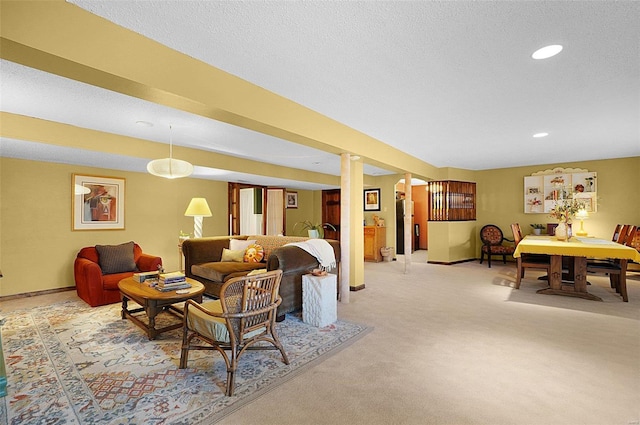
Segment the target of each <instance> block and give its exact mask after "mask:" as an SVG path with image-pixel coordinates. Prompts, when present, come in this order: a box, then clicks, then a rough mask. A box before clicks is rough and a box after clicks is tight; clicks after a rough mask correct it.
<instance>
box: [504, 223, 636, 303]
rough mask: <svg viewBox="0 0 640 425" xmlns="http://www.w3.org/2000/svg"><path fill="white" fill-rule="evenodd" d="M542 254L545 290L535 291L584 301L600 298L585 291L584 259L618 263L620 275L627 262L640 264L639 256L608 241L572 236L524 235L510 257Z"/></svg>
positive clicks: (622, 246)
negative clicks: (565, 269) (545, 266)
mask: <svg viewBox="0 0 640 425" xmlns="http://www.w3.org/2000/svg"><path fill="white" fill-rule="evenodd" d="M522 254H546V255H549V256H550V272H549V275H548V282H549V286H548V287H547V288H543V289H539V290H538V291H537V292H538V293H540V294H553V295H568V296H572V297H580V298H585V299H588V300H594V301H602V298H600V297H598V296H596V295H593V294H591V293H589V292H588V291H587V258H598V259H617V260H620V267H621V273H623V275H624V274H625V273H626V271H627V262H628V261H635V262H640V252H638V251H637V250H636V249H634V248H632V247H629V246H625V245H622V244H619V243H616V242H613V241H611V240H606V239H599V238H594V237H580V236H574V237H571V238H570V239H569V240H567V241H562V240H558V239H557V238H556V237H554V236H536V235H527V236H525V237H524V239H522V240H521V241H520V243H519V244H518V246H517V247H516V250H515V252H514V253H513V256H514V257H515V258H519V257H520V256H521V255H522ZM563 257H565V258H567V259H568V262H567V265H568V271H569V272H568V273H567V274H565V275H564V276H563V273H562V266H563Z"/></svg>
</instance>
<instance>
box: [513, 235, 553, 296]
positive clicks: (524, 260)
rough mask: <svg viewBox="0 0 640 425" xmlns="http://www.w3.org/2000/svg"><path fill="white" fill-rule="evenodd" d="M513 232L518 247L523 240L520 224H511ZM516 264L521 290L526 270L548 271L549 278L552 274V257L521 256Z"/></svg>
mask: <svg viewBox="0 0 640 425" xmlns="http://www.w3.org/2000/svg"><path fill="white" fill-rule="evenodd" d="M511 231H512V232H513V240H514V243H515V246H516V247H517V246H518V244H519V243H520V241H521V240H522V239H523V236H522V229H521V228H520V224H519V223H513V224H511ZM516 264H517V267H518V269H517V272H516V286H515V288H516V289H520V281H521V280H522V279H524V271H525V269H538V270H546V271H547V276H548V275H549V273H551V257H549V256H548V255H545V254H521V255H520V257H519V258H516Z"/></svg>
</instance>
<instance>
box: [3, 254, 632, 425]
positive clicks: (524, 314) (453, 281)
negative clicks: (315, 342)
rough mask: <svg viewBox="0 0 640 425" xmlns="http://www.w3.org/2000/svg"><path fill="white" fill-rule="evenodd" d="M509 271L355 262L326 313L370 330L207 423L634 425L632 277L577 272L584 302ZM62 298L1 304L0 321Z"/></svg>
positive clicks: (422, 261) (530, 274)
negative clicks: (360, 278) (612, 281)
mask: <svg viewBox="0 0 640 425" xmlns="http://www.w3.org/2000/svg"><path fill="white" fill-rule="evenodd" d="M399 258H402V257H399ZM515 273H516V269H515V265H514V264H513V262H511V263H508V264H506V265H503V264H502V263H501V262H499V261H497V262H494V263H493V267H492V268H491V269H489V268H487V266H486V263H485V264H482V265H481V264H479V263H478V262H477V261H475V262H469V263H461V264H456V265H451V266H444V265H433V264H427V263H426V252H425V251H418V252H417V253H415V254H414V261H413V264H412V265H411V267H410V268H409V270H408V271H407V272H406V273H405V270H404V266H403V263H402V261H394V262H390V263H365V284H366V288H365V289H364V290H362V291H357V292H351V293H350V302H349V303H348V304H344V303H339V304H338V317H339V318H340V319H341V320H344V321H349V322H353V323H364V324H366V325H367V326H370V327H371V328H372V331H371V332H370V333H368V334H367V336H366V337H364V338H361V339H359V340H358V341H356V342H355V343H354V344H351V345H350V346H348V347H346V348H345V349H343V350H340V351H339V352H337V353H335V354H334V355H332V356H330V357H328V358H327V357H325V358H326V360H324V361H322V362H319V363H317V364H315V365H314V367H310V368H306V369H305V370H304V371H303V372H302V373H300V374H297V376H295V377H294V378H293V379H290V380H289V381H287V382H286V383H285V384H283V385H277V386H275V387H273V389H272V390H270V391H268V392H266V393H264V394H263V395H262V396H260V397H258V398H255V399H254V400H253V401H252V402H251V403H247V404H245V405H244V406H243V407H242V408H240V409H237V410H235V411H234V412H232V413H230V414H229V415H226V416H224V417H223V418H220V420H219V421H218V422H217V423H218V425H245V424H246V425H254V424H255V425H271V424H273V425H276V424H277V425H325V424H326V425H343V424H344V425H355V424H357V425H360V424H363V425H365V424H366V425H387V424H403V425H404V424H406V425H424V424H429V425H467V424H468V425H515V424H517V425H638V424H640V407H639V406H640V379H639V377H640V274H639V273H637V272H636V273H632V274H630V276H629V278H628V283H627V285H628V289H629V302H628V303H624V302H622V300H621V298H620V296H619V295H617V294H616V293H615V292H614V291H612V290H611V288H610V287H609V283H608V281H607V279H606V278H603V277H595V276H594V277H591V276H590V277H589V281H590V282H591V285H590V286H589V292H592V293H594V294H595V295H598V296H599V297H601V298H602V299H603V302H596V301H589V300H584V299H579V298H571V297H566V296H557V295H541V294H537V293H536V290H537V289H540V288H543V287H544V286H545V283H544V282H543V281H539V280H537V279H536V277H537V276H539V275H540V273H538V272H536V271H527V274H526V276H525V279H524V280H523V282H522V286H521V287H520V289H519V290H516V289H513V284H514V282H515ZM65 297H67V298H66V299H71V298H74V299H75V298H76V296H75V293H73V292H67V293H60V294H50V295H47V296H40V297H31V299H30V298H24V299H20V300H14V301H11V302H8V303H3V305H2V310H3V315H4V316H8V315H9V313H10V312H11V311H13V310H14V309H15V308H17V307H20V308H27V307H29V306H32V305H35V306H41V305H43V304H44V303H45V302H52V301H50V300H52V299H55V300H56V301H55V302H58V301H61V300H63V299H65ZM45 300H46V301H45ZM134 329H135V328H134ZM137 332H139V335H142V333H141V332H140V331H139V330H137ZM6 352H7V351H6V349H5V353H6ZM176 356H177V354H176ZM174 361H175V360H174ZM174 364H177V363H174ZM217 379H221V378H220V377H218V378H217ZM6 402H7V403H8V401H6ZM69 422H70V423H73V422H72V421H69ZM145 423H147V422H145ZM201 423H202V424H207V423H213V421H202V422H201Z"/></svg>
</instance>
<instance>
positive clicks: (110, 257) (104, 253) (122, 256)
mask: <svg viewBox="0 0 640 425" xmlns="http://www.w3.org/2000/svg"><path fill="white" fill-rule="evenodd" d="M133 245H134V243H133V242H127V243H123V244H120V245H96V251H98V264H100V269H102V274H114V273H124V272H134V271H136V270H137V267H136V262H135V260H134V259H133Z"/></svg>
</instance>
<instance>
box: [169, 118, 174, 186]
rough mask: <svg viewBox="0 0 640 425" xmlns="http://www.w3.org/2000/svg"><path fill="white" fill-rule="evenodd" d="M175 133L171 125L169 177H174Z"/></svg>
mask: <svg viewBox="0 0 640 425" xmlns="http://www.w3.org/2000/svg"><path fill="white" fill-rule="evenodd" d="M172 166H173V132H172V127H171V124H169V175H170V176H173V167H172Z"/></svg>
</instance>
